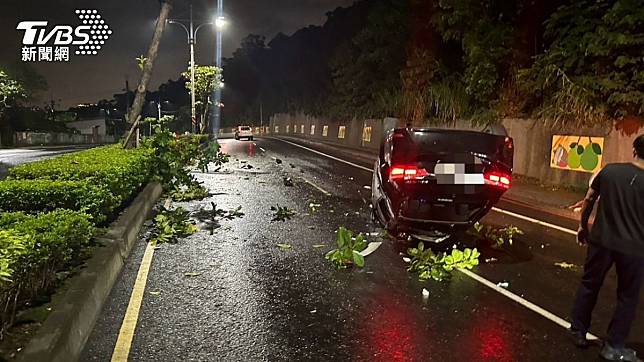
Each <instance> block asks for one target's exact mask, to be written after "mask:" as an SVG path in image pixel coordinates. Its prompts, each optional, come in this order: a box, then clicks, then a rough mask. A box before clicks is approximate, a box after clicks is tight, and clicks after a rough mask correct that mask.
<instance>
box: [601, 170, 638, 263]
mask: <svg viewBox="0 0 644 362" xmlns="http://www.w3.org/2000/svg"><path fill="white" fill-rule="evenodd" d="M590 187H591V188H592V189H593V190H595V191H596V192H598V193H599V207H598V209H597V216H596V218H595V222H594V223H593V227H592V230H591V233H590V242H591V243H593V244H596V245H600V246H603V247H605V248H608V249H611V250H615V251H619V252H622V253H624V254H628V255H633V256H641V257H643V258H644V169H641V168H639V167H637V166H635V165H634V164H632V163H614V164H610V165H607V166H606V167H604V169H603V170H601V171H600V172H599V174H598V175H597V177H595V179H594V180H593V183H592V184H591V186H590Z"/></svg>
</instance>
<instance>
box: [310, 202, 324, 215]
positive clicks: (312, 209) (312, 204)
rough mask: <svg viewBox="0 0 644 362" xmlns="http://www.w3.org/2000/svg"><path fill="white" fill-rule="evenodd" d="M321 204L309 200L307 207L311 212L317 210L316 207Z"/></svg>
mask: <svg viewBox="0 0 644 362" xmlns="http://www.w3.org/2000/svg"><path fill="white" fill-rule="evenodd" d="M321 206H322V205H320V204H316V203H313V202H311V203H310V204H309V209H311V212H312V213H313V212H317V211H318V208H320V207H321Z"/></svg>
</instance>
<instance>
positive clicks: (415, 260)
mask: <svg viewBox="0 0 644 362" xmlns="http://www.w3.org/2000/svg"><path fill="white" fill-rule="evenodd" d="M407 254H409V256H410V257H411V262H410V263H409V267H408V268H407V271H409V272H411V273H417V274H418V280H420V281H426V280H429V279H433V280H436V281H439V282H440V281H444V280H449V279H450V278H451V276H452V271H453V270H454V269H458V268H464V269H472V268H473V267H475V266H476V265H479V256H480V255H481V254H480V253H479V252H478V250H476V249H468V248H466V249H464V250H459V249H456V248H454V249H452V251H451V252H439V253H434V251H433V250H432V249H431V248H427V249H426V248H425V244H424V243H423V242H422V241H421V242H419V243H418V247H416V248H409V249H408V250H407Z"/></svg>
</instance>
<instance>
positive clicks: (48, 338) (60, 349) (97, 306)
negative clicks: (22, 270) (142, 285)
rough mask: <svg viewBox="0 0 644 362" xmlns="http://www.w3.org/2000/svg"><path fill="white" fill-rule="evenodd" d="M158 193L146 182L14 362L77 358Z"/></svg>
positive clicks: (55, 360)
mask: <svg viewBox="0 0 644 362" xmlns="http://www.w3.org/2000/svg"><path fill="white" fill-rule="evenodd" d="M161 193H162V187H161V185H160V184H159V183H149V184H148V185H147V186H146V187H145V188H144V189H143V191H142V192H141V193H139V195H138V196H137V197H136V198H135V199H134V201H133V202H132V203H131V204H130V206H129V207H128V208H127V209H125V211H124V212H123V213H122V214H121V215H120V217H119V218H118V219H117V220H116V221H115V222H114V223H112V224H111V225H110V227H109V230H108V231H107V232H106V233H105V235H104V236H102V237H101V238H100V241H101V242H102V243H103V244H104V245H105V246H104V247H102V248H99V249H97V250H96V252H95V254H94V256H93V257H92V258H91V259H90V260H88V262H87V263H86V267H85V268H84V269H83V271H82V272H81V273H80V274H79V275H77V276H76V277H74V278H72V279H71V280H70V281H69V282H68V285H69V288H68V290H67V291H66V293H65V294H64V296H63V297H62V298H61V300H60V301H59V302H58V303H57V304H56V305H55V306H54V308H53V311H52V312H51V314H50V315H49V316H48V317H47V319H46V320H45V322H44V323H43V325H42V326H41V328H40V329H39V330H38V332H37V333H36V335H35V336H34V337H33V338H32V340H31V341H30V343H29V344H28V345H27V346H26V347H25V349H24V350H23V351H22V352H21V353H20V354H19V355H18V359H17V360H18V361H25V362H27V361H29V362H31V361H53V362H57V361H60V362H63V361H64V362H69V361H76V360H78V359H79V357H80V354H81V352H82V350H83V347H84V345H85V343H86V341H87V338H88V337H89V335H90V333H91V332H92V329H93V327H94V323H95V322H96V319H97V318H98V315H99V313H100V312H101V309H102V308H103V305H104V303H105V301H106V299H107V297H108V296H109V294H110V291H111V289H112V286H113V285H114V283H115V282H116V279H117V278H118V276H119V274H120V272H121V269H122V268H123V265H124V263H125V260H126V259H127V257H128V255H129V253H130V250H131V249H132V246H133V245H134V242H135V241H136V240H137V235H138V233H139V230H140V229H141V226H142V225H143V223H144V221H145V220H146V218H147V216H148V215H149V213H150V211H151V210H152V207H153V205H154V204H155V202H156V201H157V200H158V199H159V197H160V196H161Z"/></svg>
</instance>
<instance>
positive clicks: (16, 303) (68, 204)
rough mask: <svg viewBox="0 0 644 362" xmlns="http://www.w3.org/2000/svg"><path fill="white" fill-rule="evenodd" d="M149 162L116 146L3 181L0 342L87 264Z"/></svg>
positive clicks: (27, 168) (14, 173) (32, 167)
mask: <svg viewBox="0 0 644 362" xmlns="http://www.w3.org/2000/svg"><path fill="white" fill-rule="evenodd" d="M152 157H153V150H151V149H149V148H142V149H136V150H123V149H122V148H121V147H119V146H118V145H114V146H107V147H100V148H94V149H90V150H86V151H81V152H77V153H70V154H67V155H63V156H60V157H57V158H54V159H48V160H44V161H37V162H33V163H29V164H24V165H21V166H17V167H14V168H12V169H10V171H9V178H8V179H7V180H4V181H0V318H1V319H0V339H2V336H3V332H4V331H5V330H6V327H8V326H10V325H12V324H13V320H14V317H15V314H16V310H18V309H20V308H21V307H23V306H24V305H26V303H27V302H33V301H34V300H35V298H36V297H37V296H40V295H43V294H44V295H46V294H48V293H49V292H50V291H51V290H52V288H53V287H55V285H56V282H57V280H58V273H59V272H61V271H65V270H69V269H70V267H72V266H73V265H75V264H78V263H81V262H82V261H83V260H84V254H87V253H88V251H89V250H90V249H89V248H88V246H89V245H90V240H91V239H92V236H93V233H94V230H95V229H94V228H95V225H99V224H105V223H106V222H108V221H110V220H111V219H112V218H114V217H115V216H116V212H117V211H118V209H119V208H120V207H122V206H123V205H124V204H125V203H126V202H127V201H129V200H130V199H132V198H133V197H134V196H135V195H136V194H137V193H138V191H139V190H140V189H141V187H142V186H143V185H144V184H145V183H146V182H147V181H148V180H149V179H150V175H151V164H152ZM36 213H37V214H36Z"/></svg>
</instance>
